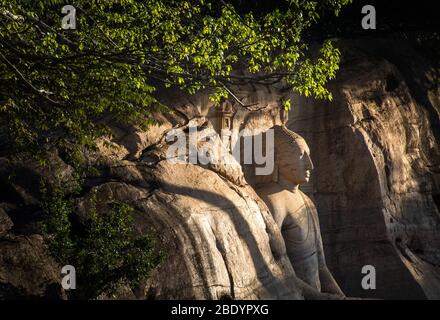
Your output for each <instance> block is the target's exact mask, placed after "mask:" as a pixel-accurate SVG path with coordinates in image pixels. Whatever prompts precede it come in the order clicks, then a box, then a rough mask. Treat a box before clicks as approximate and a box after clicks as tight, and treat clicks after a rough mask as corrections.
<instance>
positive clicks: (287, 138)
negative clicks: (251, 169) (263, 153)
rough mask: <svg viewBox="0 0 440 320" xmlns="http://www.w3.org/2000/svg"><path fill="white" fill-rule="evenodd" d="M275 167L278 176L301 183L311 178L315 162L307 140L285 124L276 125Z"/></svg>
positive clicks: (296, 183)
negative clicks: (311, 156)
mask: <svg viewBox="0 0 440 320" xmlns="http://www.w3.org/2000/svg"><path fill="white" fill-rule="evenodd" d="M273 129H274V140H275V149H274V156H275V167H276V170H277V171H278V177H280V176H282V177H283V178H284V179H285V180H287V181H289V182H291V183H293V184H295V185H300V184H304V183H307V182H308V181H309V180H310V174H311V171H312V170H313V163H312V160H311V158H310V149H309V146H308V145H307V143H306V141H305V140H304V139H303V138H302V137H301V136H300V135H298V134H296V133H295V132H293V131H291V130H289V129H287V128H286V127H285V126H275V127H273Z"/></svg>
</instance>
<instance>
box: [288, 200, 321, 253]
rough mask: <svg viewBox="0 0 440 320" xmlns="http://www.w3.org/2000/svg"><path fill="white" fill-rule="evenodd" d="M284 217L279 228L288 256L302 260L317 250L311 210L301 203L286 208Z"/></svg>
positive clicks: (315, 229)
mask: <svg viewBox="0 0 440 320" xmlns="http://www.w3.org/2000/svg"><path fill="white" fill-rule="evenodd" d="M286 209H287V210H286V216H285V218H284V221H283V223H282V226H281V231H282V234H283V238H284V241H285V243H286V249H287V251H288V252H289V253H290V254H289V255H290V256H295V257H296V258H297V259H302V258H305V257H307V256H311V255H313V254H314V253H315V252H316V250H317V237H318V235H317V227H316V221H315V219H314V213H313V208H310V207H308V206H307V203H305V202H304V201H302V202H301V203H300V204H299V205H298V202H296V203H293V204H292V205H291V206H289V207H286Z"/></svg>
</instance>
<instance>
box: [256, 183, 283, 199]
mask: <svg viewBox="0 0 440 320" xmlns="http://www.w3.org/2000/svg"><path fill="white" fill-rule="evenodd" d="M255 191H256V192H257V194H258V195H259V196H260V197H261V198H263V200H269V201H271V202H277V200H278V199H281V198H283V197H285V195H284V190H283V189H281V188H280V186H279V185H278V184H277V183H267V184H264V185H263V186H258V187H257V188H256V189H255Z"/></svg>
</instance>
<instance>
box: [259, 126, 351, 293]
mask: <svg viewBox="0 0 440 320" xmlns="http://www.w3.org/2000/svg"><path fill="white" fill-rule="evenodd" d="M272 129H273V130H274V142H275V146H274V150H275V151H274V157H275V159H274V160H275V169H274V172H273V174H272V175H271V176H262V177H260V178H259V177H257V180H256V182H257V187H256V191H257V193H258V194H259V196H260V197H261V198H262V199H263V200H264V201H265V202H266V204H267V206H268V207H269V209H270V211H271V213H272V215H273V217H274V219H275V221H276V223H277V225H278V227H279V228H280V229H281V232H282V235H283V238H284V241H285V244H286V249H287V254H288V257H289V260H290V262H291V263H292V266H293V268H294V270H295V272H296V274H297V276H298V277H299V278H300V279H301V280H303V281H304V282H306V283H308V284H309V285H311V286H312V287H314V288H315V289H317V290H320V291H322V292H328V293H333V294H339V295H343V293H342V291H341V289H340V288H339V286H338V284H337V283H336V281H335V280H334V278H333V276H332V274H331V273H330V271H329V269H328V268H327V265H326V262H325V256H324V250H323V245H322V239H321V232H320V228H319V221H318V214H317V211H316V207H315V205H314V204H313V202H312V201H311V200H310V199H309V197H307V196H306V195H305V194H304V193H303V192H302V191H301V190H300V189H299V186H300V185H301V184H304V183H307V182H308V181H309V179H310V174H311V170H313V163H312V161H311V158H310V150H309V147H308V146H307V143H306V142H305V140H304V139H303V138H302V137H301V136H299V135H298V134H296V133H294V132H293V131H291V130H289V129H287V128H286V127H284V126H275V127H273V128H272Z"/></svg>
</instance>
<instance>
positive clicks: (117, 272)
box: [41, 191, 164, 299]
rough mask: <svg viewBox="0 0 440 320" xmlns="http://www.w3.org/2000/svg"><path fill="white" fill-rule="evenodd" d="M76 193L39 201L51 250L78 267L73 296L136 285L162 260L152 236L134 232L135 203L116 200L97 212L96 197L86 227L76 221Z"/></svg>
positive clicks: (93, 295) (57, 194)
mask: <svg viewBox="0 0 440 320" xmlns="http://www.w3.org/2000/svg"><path fill="white" fill-rule="evenodd" d="M73 204H74V203H73V199H72V198H66V197H65V196H64V195H63V193H62V192H60V191H56V192H54V193H53V194H51V195H46V198H45V199H44V200H43V201H42V203H41V205H42V208H43V210H44V211H45V213H46V218H45V220H44V222H43V229H44V233H45V236H46V239H47V241H48V244H49V250H50V252H51V255H52V256H53V257H54V258H55V259H56V260H57V261H58V262H59V263H60V264H62V265H66V264H70V265H73V266H74V267H75V268H76V272H77V289H76V290H74V291H72V292H69V295H70V297H71V298H80V299H93V298H96V297H98V296H99V295H100V294H102V293H106V294H112V293H113V292H114V291H115V290H116V289H117V288H118V286H120V285H123V284H126V285H129V286H131V287H132V288H133V287H136V286H137V285H139V284H140V282H141V281H142V279H145V278H147V277H148V275H149V273H150V271H151V270H152V269H154V268H155V267H156V266H158V265H159V263H160V262H161V261H162V259H163V257H164V255H163V253H162V252H157V250H156V249H155V241H154V239H153V238H152V237H151V236H142V237H135V236H134V235H133V231H132V225H133V219H132V217H131V214H132V211H133V210H132V208H131V207H130V206H128V205H127V204H124V203H119V202H114V203H113V204H112V209H111V210H110V211H109V212H107V213H102V212H101V213H98V212H97V210H96V197H92V201H91V208H90V210H89V212H88V215H89V217H90V221H89V222H88V223H87V225H86V226H75V224H74V223H72V221H74V205H73Z"/></svg>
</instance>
